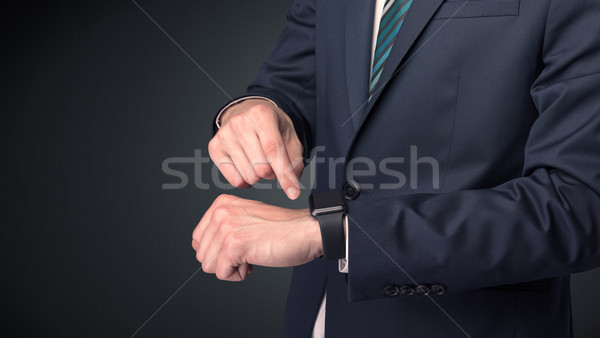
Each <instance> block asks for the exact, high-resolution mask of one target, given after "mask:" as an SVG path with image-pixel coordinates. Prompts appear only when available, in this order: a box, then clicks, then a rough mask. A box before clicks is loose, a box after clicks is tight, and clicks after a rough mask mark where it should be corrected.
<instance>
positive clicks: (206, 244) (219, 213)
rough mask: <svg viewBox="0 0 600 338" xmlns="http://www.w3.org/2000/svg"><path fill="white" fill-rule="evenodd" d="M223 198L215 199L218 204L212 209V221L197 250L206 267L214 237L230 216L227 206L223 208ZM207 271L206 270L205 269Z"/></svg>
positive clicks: (199, 259) (197, 256)
mask: <svg viewBox="0 0 600 338" xmlns="http://www.w3.org/2000/svg"><path fill="white" fill-rule="evenodd" d="M223 203H226V202H223V199H220V200H219V201H215V203H213V204H217V205H218V206H217V207H215V209H214V210H213V211H212V214H211V215H210V221H209V223H208V224H207V225H206V227H205V230H204V232H203V234H202V238H201V240H200V244H199V248H198V251H197V252H196V258H197V259H198V261H199V262H201V263H202V264H203V266H202V268H203V269H204V264H205V263H207V259H209V258H210V257H208V256H207V255H206V253H207V251H208V250H209V248H210V246H211V245H212V242H213V238H214V236H215V234H216V233H217V231H218V229H219V224H221V223H222V222H223V220H224V219H225V218H226V217H227V216H228V212H227V210H226V209H225V208H223ZM204 271H206V270H204Z"/></svg>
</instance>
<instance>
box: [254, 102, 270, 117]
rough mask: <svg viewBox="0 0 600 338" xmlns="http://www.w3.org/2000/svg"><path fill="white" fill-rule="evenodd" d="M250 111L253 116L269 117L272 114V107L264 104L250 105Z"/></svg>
mask: <svg viewBox="0 0 600 338" xmlns="http://www.w3.org/2000/svg"><path fill="white" fill-rule="evenodd" d="M250 113H251V114H252V115H253V116H256V117H259V118H262V117H269V116H272V115H273V109H272V108H271V107H269V106H268V105H266V104H262V103H261V104H257V105H255V106H254V107H252V109H251V110H250Z"/></svg>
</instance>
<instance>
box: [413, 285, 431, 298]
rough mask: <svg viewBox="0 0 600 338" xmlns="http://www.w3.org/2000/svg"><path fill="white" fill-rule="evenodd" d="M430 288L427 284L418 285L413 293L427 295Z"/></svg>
mask: <svg viewBox="0 0 600 338" xmlns="http://www.w3.org/2000/svg"><path fill="white" fill-rule="evenodd" d="M430 292H431V290H429V288H428V287H427V285H419V286H417V287H416V288H415V293H416V294H417V295H419V296H427V295H429V293H430Z"/></svg>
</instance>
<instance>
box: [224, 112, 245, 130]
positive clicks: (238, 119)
mask: <svg viewBox="0 0 600 338" xmlns="http://www.w3.org/2000/svg"><path fill="white" fill-rule="evenodd" d="M245 119H246V118H245V117H244V114H237V115H234V116H232V117H231V118H229V121H228V122H227V125H229V126H231V127H234V128H238V127H243V126H244V125H245V124H246V123H245V122H244V120H245Z"/></svg>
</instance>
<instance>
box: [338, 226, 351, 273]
mask: <svg viewBox="0 0 600 338" xmlns="http://www.w3.org/2000/svg"><path fill="white" fill-rule="evenodd" d="M344 237H345V238H346V258H342V259H339V260H338V270H339V271H340V272H341V273H348V263H349V262H348V216H344Z"/></svg>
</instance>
